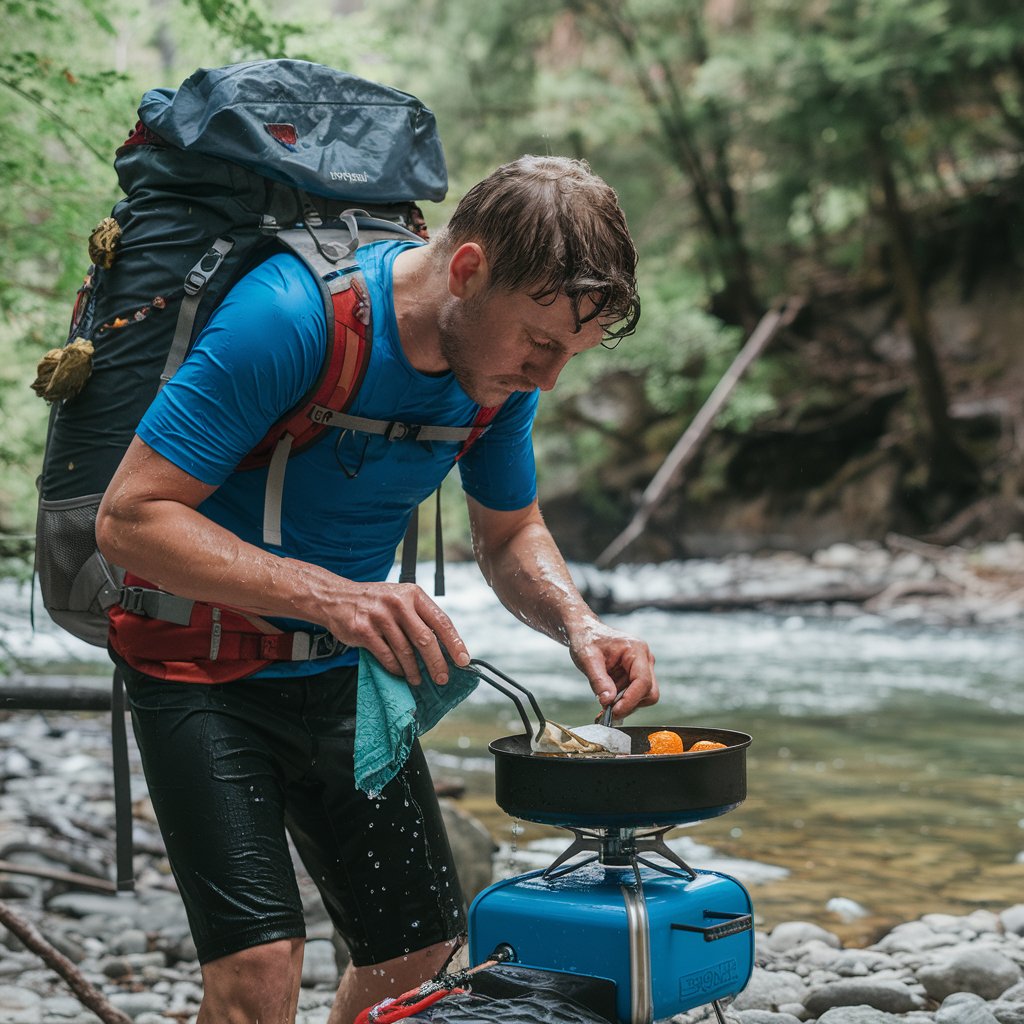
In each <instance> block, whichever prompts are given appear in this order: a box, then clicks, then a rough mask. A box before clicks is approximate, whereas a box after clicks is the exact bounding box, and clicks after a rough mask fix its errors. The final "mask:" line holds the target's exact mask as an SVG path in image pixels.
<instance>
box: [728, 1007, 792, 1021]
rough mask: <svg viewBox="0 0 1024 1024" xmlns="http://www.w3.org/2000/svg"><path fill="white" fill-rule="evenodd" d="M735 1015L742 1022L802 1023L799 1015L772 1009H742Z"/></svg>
mask: <svg viewBox="0 0 1024 1024" xmlns="http://www.w3.org/2000/svg"><path fill="white" fill-rule="evenodd" d="M733 1016H735V1017H736V1018H738V1019H739V1021H740V1024H800V1018H799V1017H794V1016H793V1014H791V1013H775V1012H773V1011H772V1010H741V1011H740V1012H739V1013H736V1014H733Z"/></svg>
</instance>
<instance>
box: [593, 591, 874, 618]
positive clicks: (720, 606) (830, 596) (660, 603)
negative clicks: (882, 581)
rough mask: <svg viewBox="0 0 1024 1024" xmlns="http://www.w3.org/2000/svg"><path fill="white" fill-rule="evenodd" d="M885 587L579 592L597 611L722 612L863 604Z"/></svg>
mask: <svg viewBox="0 0 1024 1024" xmlns="http://www.w3.org/2000/svg"><path fill="white" fill-rule="evenodd" d="M884 590H885V587H884V586H874V587H856V586H851V587H822V588H821V589H819V590H800V591H793V592H792V593H788V594H787V593H777V592H773V593H770V594H739V593H735V592H731V593H724V594H681V595H679V596H677V597H652V598H639V599H634V600H628V601H626V600H621V601H620V600H617V599H616V598H614V597H612V596H611V595H610V594H602V593H600V592H597V591H584V594H583V596H584V597H585V598H586V600H587V604H589V605H590V606H591V607H592V608H593V609H594V611H596V612H597V613H598V614H599V615H628V614H629V613H630V612H636V611H640V610H641V609H653V610H654V611H665V612H724V611H747V610H749V609H753V608H771V607H777V606H779V605H800V604H839V603H841V602H849V603H851V604H864V603H865V602H866V601H870V600H871V599H872V598H874V597H877V596H878V595H880V594H881V593H883V592H884Z"/></svg>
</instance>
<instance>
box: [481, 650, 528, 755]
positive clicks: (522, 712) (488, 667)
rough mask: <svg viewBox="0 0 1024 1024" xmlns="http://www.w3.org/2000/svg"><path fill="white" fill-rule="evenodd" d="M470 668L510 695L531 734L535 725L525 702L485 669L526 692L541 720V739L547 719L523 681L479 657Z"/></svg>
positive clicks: (506, 694) (499, 690)
mask: <svg viewBox="0 0 1024 1024" xmlns="http://www.w3.org/2000/svg"><path fill="white" fill-rule="evenodd" d="M468 668H469V669H470V670H471V671H472V672H475V673H476V675H477V676H479V677H480V678H481V679H482V680H483V681H484V682H485V683H489V684H490V685H491V686H493V687H494V688H495V689H496V690H497V691H498V692H499V693H503V694H505V696H506V697H508V698H509V700H511V701H512V702H513V703H514V704H515V706H516V708H517V710H518V711H519V717H520V718H521V719H522V720H523V726H524V728H525V729H526V735H527V736H530V735H531V734H532V733H533V725H532V724H531V722H530V718H529V716H528V715H527V714H526V708H524V707H523V702H522V701H521V700H520V699H519V698H518V697H517V696H516V695H515V694H514V693H512V692H511V691H509V690H508V689H507V688H506V687H505V686H503V685H502V684H501V683H499V682H498V680H497V679H492V678H491V676H490V675H486V674H485V671H486V672H489V673H493V674H494V675H496V676H498V678H499V679H503V680H504V681H505V682H506V683H508V685H509V686H511V687H512V689H514V690H518V691H519V692H520V693H525V694H526V696H527V698H528V699H529V701H530V704H531V706H532V707H533V710H534V713H535V714H536V715H537V718H538V719H539V721H540V726H539V727H538V729H537V737H536V738H537V739H538V740H539V739H540V737H541V736H542V735H543V733H544V727H545V726H546V725H547V719H546V718H545V717H544V715H543V714H542V713H541V710H540V705H539V704H538V703H537V698H536V697H534V695H533V694H532V693H531V692H530V691H529V690H528V689H527V688H526V687H525V686H523V685H522V683H517V682H516V681H515V680H514V679H511V678H509V677H508V676H507V675H505V673H504V672H502V671H500V670H499V669H496V668H495V667H494V666H493V665H491V664H490V663H489V662H486V661H481V660H480V659H479V658H473V659H472V661H470V663H469V665H468ZM481 670H485V671H481Z"/></svg>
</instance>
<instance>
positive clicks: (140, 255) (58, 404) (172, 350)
mask: <svg viewBox="0 0 1024 1024" xmlns="http://www.w3.org/2000/svg"><path fill="white" fill-rule="evenodd" d="M115 168H116V170H117V175H118V180H119V182H120V185H121V187H122V189H123V190H124V193H125V196H126V198H125V199H124V200H122V201H121V202H119V203H118V204H117V205H116V206H115V207H114V209H113V211H112V212H111V215H110V217H108V218H106V219H105V220H104V221H102V222H101V224H100V225H99V226H98V227H97V229H96V230H95V231H94V232H93V235H92V236H91V237H90V244H89V255H90V259H91V260H92V266H91V267H90V268H89V271H88V273H87V274H86V277H85V281H84V284H83V286H82V288H81V289H80V291H79V295H78V300H77V302H76V303H75V309H74V313H73V315H72V323H71V329H70V331H69V334H68V338H67V342H66V344H65V346H64V347H63V348H62V349H56V350H53V351H51V352H50V353H48V354H47V356H46V357H45V358H44V360H43V362H42V363H41V364H40V377H39V378H38V379H37V381H36V383H35V384H34V385H33V387H34V388H35V389H36V391H37V392H38V393H39V394H41V395H42V397H44V398H46V399H47V400H48V401H50V402H51V403H52V404H51V416H50V425H49V429H48V433H47V443H46V453H45V456H44V463H43V471H42V474H41V477H40V480H39V507H38V515H37V526H36V571H37V573H38V577H39V583H40V589H41V592H42V596H43V603H44V605H45V607H46V609H47V611H48V612H49V614H50V615H51V617H52V618H53V619H54V620H55V621H56V622H57V623H58V624H59V625H61V626H62V627H64V628H65V629H67V630H68V631H69V632H71V633H73V634H75V635H76V636H78V637H80V638H82V639H84V640H87V641H89V642H90V643H94V644H97V645H104V644H105V643H106V642H107V635H108V625H109V621H108V613H109V612H110V611H111V609H121V608H123V605H124V604H125V602H127V601H129V600H135V601H137V602H139V607H140V609H141V610H142V611H143V612H144V613H145V614H150V613H151V612H155V614H156V615H157V616H158V617H159V616H160V611H159V608H154V607H153V606H152V604H151V605H150V606H147V605H146V600H148V599H149V598H150V596H151V592H150V591H148V590H147V589H146V588H145V587H133V588H125V586H124V573H123V571H122V570H120V569H118V568H117V567H116V566H111V565H109V564H108V563H107V562H106V560H105V559H104V558H103V557H102V555H101V554H100V553H99V551H98V550H97V548H96V540H95V520H96V513H97V510H98V508H99V503H100V500H101V498H102V496H103V492H104V490H105V489H106V487H107V485H108V484H109V482H110V480H111V478H112V476H113V474H114V472H115V470H116V469H117V466H118V465H119V463H120V461H121V458H122V456H123V454H124V452H125V450H126V449H127V447H128V444H129V443H130V441H131V439H132V436H133V434H134V431H135V428H136V426H137V424H138V422H139V420H140V419H141V417H142V415H143V413H144V412H145V411H146V409H147V407H148V406H149V404H150V403H151V401H152V399H153V398H154V396H155V395H156V393H157V391H158V390H159V388H160V387H161V386H162V383H163V382H164V381H166V380H167V379H169V378H170V377H171V376H172V375H173V373H174V372H175V370H176V369H177V368H178V366H179V365H180V363H181V361H182V360H183V359H184V358H185V356H186V355H187V353H188V350H189V347H190V346H191V344H192V342H193V341H194V339H195V337H196V336H197V334H198V333H199V331H200V330H201V328H202V326H203V325H204V324H205V323H206V321H207V320H208V319H209V317H210V315H211V313H212V312H213V311H214V309H216V307H217V306H218V304H219V303H220V302H221V301H222V300H223V298H224V297H225V295H226V294H227V292H228V291H229V290H230V288H231V286H232V285H233V284H235V283H236V282H237V281H238V279H239V278H240V277H241V276H242V275H243V274H244V273H246V272H247V271H248V270H249V269H251V268H252V267H254V266H256V265H257V264H258V263H260V262H261V261H262V260H263V259H265V258H267V256H269V255H270V254H272V253H273V252H277V251H280V250H281V248H282V247H284V248H286V249H290V250H291V251H294V252H296V253H297V254H298V255H299V256H300V257H302V259H303V260H305V262H306V263H307V265H308V266H309V268H310V270H311V271H312V272H313V273H314V274H315V276H316V278H317V280H318V281H319V282H320V285H321V293H322V295H323V299H324V303H325V312H326V315H327V325H328V338H327V346H326V350H325V353H324V364H323V371H322V372H321V375H320V379H319V380H318V381H317V382H316V383H315V384H314V387H313V388H312V389H311V391H310V393H309V394H308V395H306V396H305V397H304V398H303V400H302V401H301V402H300V403H298V405H297V406H296V407H295V408H293V409H292V410H290V411H289V413H288V414H287V415H286V416H285V417H284V418H283V419H282V421H281V422H280V423H279V424H277V425H275V428H274V429H272V430H271V431H270V432H269V433H268V435H267V437H266V438H265V439H264V441H263V442H261V444H260V445H259V446H258V447H257V449H256V450H255V451H254V452H253V453H251V454H250V456H249V457H248V458H247V459H246V460H244V462H243V464H242V465H241V466H240V469H245V468H251V467H252V466H255V465H268V464H269V465H270V467H271V468H270V471H269V473H268V487H267V499H266V509H265V516H264V534H265V536H266V537H268V538H270V539H272V538H273V531H274V528H275V502H277V503H279V501H280V489H281V486H282V478H283V473H284V466H285V465H286V463H287V458H288V456H289V455H290V454H292V453H294V452H295V451H298V450H300V449H301V448H302V447H303V446H304V445H307V444H310V443H314V442H315V441H316V440H317V439H318V437H319V436H320V433H321V432H322V431H323V430H324V429H328V428H330V427H341V428H343V429H360V430H365V431H370V432H373V433H380V434H385V435H386V436H387V437H389V438H392V439H400V438H402V437H405V436H407V437H414V438H418V439H419V440H429V439H431V437H432V436H434V437H435V438H436V439H441V440H448V441H452V440H460V441H462V442H463V451H464V450H465V448H466V447H467V446H468V445H469V444H471V443H472V442H473V441H474V440H475V439H476V438H477V437H478V436H479V435H480V434H481V433H482V432H483V431H484V430H485V429H486V425H487V423H488V422H489V420H490V419H491V418H492V417H493V415H494V413H495V412H496V411H497V410H495V409H482V410H481V411H480V414H479V415H478V417H477V419H476V421H475V422H474V423H473V424H469V425H467V426H466V428H465V429H461V428H451V427H430V426H422V425H417V424H402V423H395V422H390V421H376V420H359V421H358V422H357V421H356V420H355V418H354V417H348V418H347V419H346V414H345V408H346V407H347V405H348V404H349V403H350V402H351V400H352V398H353V397H354V395H355V393H356V391H357V389H358V386H359V383H360V381H361V379H362V372H363V370H364V369H365V366H366V362H367V360H368V359H369V351H370V343H371V342H372V330H370V329H364V327H363V326H361V325H360V323H359V322H357V320H358V318H357V317H354V316H353V309H354V308H355V307H356V306H358V304H359V302H358V296H357V295H354V294H353V293H354V292H355V291H357V290H358V289H357V288H352V287H350V285H352V284H353V282H356V285H358V275H357V274H355V273H354V264H355V261H354V258H353V255H352V254H353V252H354V251H355V249H356V247H357V246H358V245H359V244H360V243H361V242H365V241H367V240H373V239H378V238H387V237H407V238H409V239H414V240H418V239H420V238H422V237H425V226H424V222H423V218H422V214H421V213H420V211H419V208H418V207H417V206H416V201H417V200H423V199H430V200H440V199H442V198H443V197H444V195H445V193H446V191H447V171H446V168H445V163H444V155H443V151H442V148H441V144H440V140H439V138H438V136H437V133H436V126H435V122H434V117H433V114H432V113H431V112H430V111H429V110H428V109H427V108H426V107H424V106H423V105H422V104H421V103H420V102H419V100H417V99H416V98H415V97H413V96H410V95H408V94H406V93H403V92H399V91H398V90H395V89H391V88H388V87H386V86H383V85H379V84H376V83H372V82H368V81H365V80H363V79H360V78H357V77H356V76H354V75H350V74H347V73H345V72H341V71H336V70H333V69H331V68H327V67H324V66H322V65H318V64H312V63H308V62H306V61H298V60H270V61H255V62H250V63H245V64H236V65H232V66H230V67H225V68H216V69H201V70H199V71H197V72H196V73H195V74H194V75H192V76H191V77H190V78H188V79H187V80H186V81H185V82H184V83H183V84H182V86H181V87H180V88H179V89H178V90H176V91H175V90H167V89H155V90H151V91H150V92H148V93H146V95H145V96H144V97H143V100H142V103H141V105H140V107H139V123H138V124H137V125H136V128H135V130H134V131H133V132H132V134H131V135H130V136H129V138H128V140H127V142H126V143H125V144H124V145H123V146H122V147H121V148H120V149H119V150H118V152H117V156H116V159H115ZM432 431H434V432H439V433H436V434H434V435H432V433H431V432H432ZM460 454H461V452H460ZM277 507H278V508H279V504H278V506H277ZM414 528H415V526H414V524H413V527H412V529H413V530H414ZM414 561H415V558H414V555H413V556H412V558H411V559H407V558H406V557H405V553H404V554H403V567H404V570H405V578H408V571H409V567H408V564H407V563H411V562H414ZM131 582H132V581H131V580H129V583H131ZM129 591H131V592H130V593H129ZM166 597H167V599H168V600H179V599H172V598H171V597H170V595H166ZM160 599H161V595H159V593H157V595H156V600H160ZM176 614H178V611H175V610H172V612H171V613H170V617H171V620H172V621H173V620H174V617H175V615H176ZM188 614H191V613H190V612H189V613H186V617H187V615H188ZM112 706H113V712H114V715H113V725H114V737H113V742H114V759H115V805H116V808H117V817H118V858H117V860H118V864H117V873H118V885H119V887H122V888H128V887H130V885H131V875H132V871H131V842H130V826H131V813H130V804H129V800H130V793H129V789H128V785H127V753H126V750H127V747H126V737H125V734H124V714H123V693H122V686H121V681H120V678H119V675H118V673H117V672H115V677H114V689H113V701H112Z"/></svg>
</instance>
